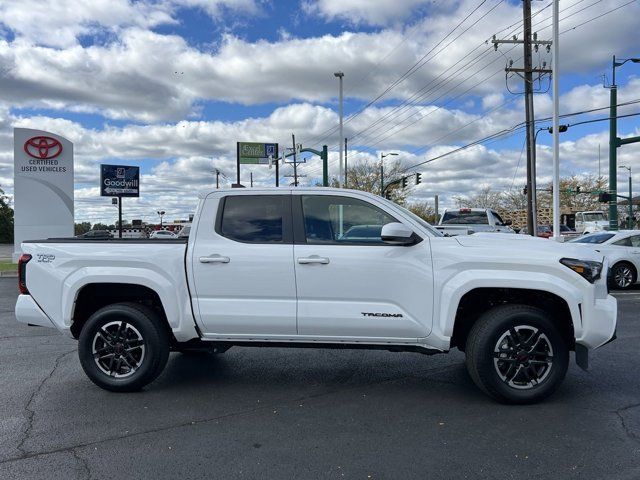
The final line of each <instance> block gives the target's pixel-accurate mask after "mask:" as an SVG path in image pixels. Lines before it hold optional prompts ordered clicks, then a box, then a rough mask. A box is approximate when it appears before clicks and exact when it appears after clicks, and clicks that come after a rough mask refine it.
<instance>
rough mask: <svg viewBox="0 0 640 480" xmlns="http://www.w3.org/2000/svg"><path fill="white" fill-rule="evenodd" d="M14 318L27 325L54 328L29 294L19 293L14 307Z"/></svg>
mask: <svg viewBox="0 0 640 480" xmlns="http://www.w3.org/2000/svg"><path fill="white" fill-rule="evenodd" d="M15 314H16V319H18V322H20V323H26V324H27V325H37V326H39V327H49V328H56V327H55V325H54V324H53V322H52V321H51V320H49V317H47V314H46V313H44V312H43V311H42V309H41V308H40V307H39V306H38V304H37V303H36V302H35V300H34V299H33V297H32V296H31V295H19V296H18V301H17V302H16V308H15Z"/></svg>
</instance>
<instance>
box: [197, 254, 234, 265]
mask: <svg viewBox="0 0 640 480" xmlns="http://www.w3.org/2000/svg"><path fill="white" fill-rule="evenodd" d="M198 260H200V263H229V262H230V261H231V259H230V258H229V257H223V256H222V255H218V254H217V253H216V254H215V255H210V256H208V257H200V258H199V259H198Z"/></svg>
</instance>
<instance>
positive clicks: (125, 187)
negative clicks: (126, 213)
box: [100, 165, 140, 197]
mask: <svg viewBox="0 0 640 480" xmlns="http://www.w3.org/2000/svg"><path fill="white" fill-rule="evenodd" d="M100 195H101V196H102V197H139V196H140V167H131V166H128V165H100Z"/></svg>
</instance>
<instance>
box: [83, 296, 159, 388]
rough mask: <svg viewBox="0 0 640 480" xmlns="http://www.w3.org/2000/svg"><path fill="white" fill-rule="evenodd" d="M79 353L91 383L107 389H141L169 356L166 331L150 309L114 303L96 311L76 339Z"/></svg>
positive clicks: (130, 304)
mask: <svg viewBox="0 0 640 480" xmlns="http://www.w3.org/2000/svg"><path fill="white" fill-rule="evenodd" d="M78 356H79V358H80V364H81V365H82V368H83V370H84V371H85V373H86V374H87V376H88V377H89V379H91V381H92V382H93V383H95V384H96V385H98V386H99V387H102V388H104V389H106V390H111V391H115V392H130V391H135V390H140V389H141V388H142V387H144V386H145V385H147V384H149V383H150V382H152V381H153V380H155V379H156V378H157V376H158V375H160V373H161V372H162V370H163V369H164V367H165V365H166V363H167V360H168V358H169V334H168V332H167V330H166V328H165V327H164V325H163V324H162V321H161V319H160V318H159V317H158V315H156V313H155V312H154V311H153V310H151V309H150V308H147V307H144V306H142V305H139V304H136V303H117V304H113V305H108V306H106V307H104V308H101V309H100V310H98V311H97V312H95V313H94V314H93V315H91V317H90V318H89V319H88V320H87V323H86V324H85V325H84V327H83V328H82V331H81V332H80V337H79V339H78Z"/></svg>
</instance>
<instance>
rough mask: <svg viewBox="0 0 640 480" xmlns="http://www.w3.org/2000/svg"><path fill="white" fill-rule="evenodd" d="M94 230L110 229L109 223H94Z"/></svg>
mask: <svg viewBox="0 0 640 480" xmlns="http://www.w3.org/2000/svg"><path fill="white" fill-rule="evenodd" d="M92 230H110V228H109V225H105V224H104V223H94V224H93V227H92Z"/></svg>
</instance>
